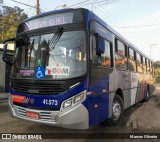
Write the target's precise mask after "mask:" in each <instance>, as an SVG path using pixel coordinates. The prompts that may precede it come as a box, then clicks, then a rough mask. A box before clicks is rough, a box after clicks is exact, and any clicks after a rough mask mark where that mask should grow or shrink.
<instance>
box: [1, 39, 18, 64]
mask: <svg viewBox="0 0 160 142" xmlns="http://www.w3.org/2000/svg"><path fill="white" fill-rule="evenodd" d="M11 41H15V38H10V39H7V40H5V41H4V42H3V44H4V46H3V56H2V60H3V61H4V62H5V63H6V64H8V65H10V66H12V65H13V62H10V61H9V60H8V58H7V51H8V49H7V47H8V45H7V42H11Z"/></svg>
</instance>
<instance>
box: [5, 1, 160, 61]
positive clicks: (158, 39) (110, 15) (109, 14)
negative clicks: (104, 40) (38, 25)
mask: <svg viewBox="0 0 160 142" xmlns="http://www.w3.org/2000/svg"><path fill="white" fill-rule="evenodd" d="M16 1H19V2H23V3H26V4H28V5H32V6H35V5H36V0H16ZM39 1H40V8H41V11H42V12H46V11H51V10H54V9H55V8H57V9H59V8H61V7H60V5H62V4H67V6H72V5H74V6H72V7H73V8H75V7H84V8H88V9H90V10H93V12H95V13H96V14H97V15H98V16H100V17H101V18H102V19H103V20H104V21H106V22H107V23H108V24H109V25H110V26H112V27H113V28H114V29H116V30H117V31H118V32H119V33H120V34H121V35H123V36H124V37H125V38H126V39H128V40H129V41H130V42H131V43H133V44H134V45H135V46H137V48H139V49H140V50H141V51H143V52H144V53H145V54H146V55H148V56H150V49H151V57H152V59H154V61H156V60H160V0H106V1H105V0H39ZM78 3H81V4H78ZM92 3H93V5H92ZM76 4H77V5H76ZM4 5H8V6H12V7H14V6H18V7H20V8H22V9H24V10H25V12H26V13H28V15H29V16H33V15H35V9H34V8H31V7H27V6H24V5H21V4H18V3H16V2H13V1H12V0H4Z"/></svg>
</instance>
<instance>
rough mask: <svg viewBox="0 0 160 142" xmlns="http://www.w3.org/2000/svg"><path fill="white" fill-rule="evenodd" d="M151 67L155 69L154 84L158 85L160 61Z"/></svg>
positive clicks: (159, 80) (159, 81)
mask: <svg viewBox="0 0 160 142" xmlns="http://www.w3.org/2000/svg"><path fill="white" fill-rule="evenodd" d="M153 66H154V68H155V76H156V82H157V83H160V61H156V62H155V63H154V64H153Z"/></svg>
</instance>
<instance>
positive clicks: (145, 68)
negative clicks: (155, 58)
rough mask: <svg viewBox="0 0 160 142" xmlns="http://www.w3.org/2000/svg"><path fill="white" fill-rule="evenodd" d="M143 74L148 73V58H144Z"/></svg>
mask: <svg viewBox="0 0 160 142" xmlns="http://www.w3.org/2000/svg"><path fill="white" fill-rule="evenodd" d="M143 72H144V73H147V67H146V58H145V57H143Z"/></svg>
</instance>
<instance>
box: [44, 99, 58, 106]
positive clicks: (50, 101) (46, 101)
mask: <svg viewBox="0 0 160 142" xmlns="http://www.w3.org/2000/svg"><path fill="white" fill-rule="evenodd" d="M43 104H45V105H50V106H53V105H55V106H57V105H58V101H57V100H51V99H44V100H43Z"/></svg>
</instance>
